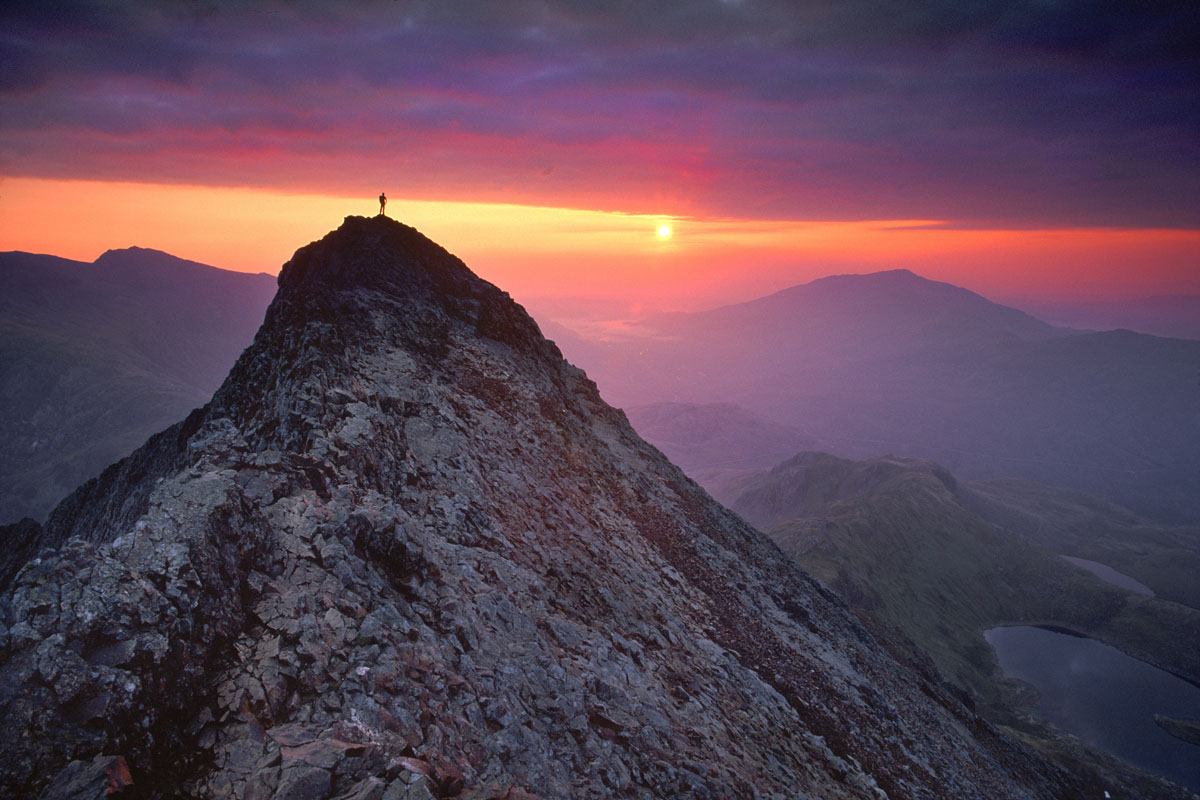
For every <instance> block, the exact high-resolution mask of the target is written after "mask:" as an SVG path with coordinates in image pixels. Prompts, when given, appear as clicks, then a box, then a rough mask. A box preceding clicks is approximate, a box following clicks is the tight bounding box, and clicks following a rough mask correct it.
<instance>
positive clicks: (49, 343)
mask: <svg viewBox="0 0 1200 800" xmlns="http://www.w3.org/2000/svg"><path fill="white" fill-rule="evenodd" d="M274 292H275V278H274V277H273V276H270V275H265V274H257V275H249V274H244V273H237V272H229V271H226V270H221V269H217V268H215V267H209V266H205V265H203V264H197V263H195V262H192V261H185V260H183V259H179V258H176V257H174V256H170V255H167V254H166V253H162V252H158V251H156V250H145V249H141V248H136V247H135V248H129V249H126V250H110V251H108V252H107V253H105V254H104V255H102V256H100V258H98V259H96V261H95V262H93V263H90V264H89V263H86V262H81V261H72V260H69V259H65V258H56V257H54V256H46V255H34V254H30V253H21V252H9V253H0V522H11V521H14V520H16V519H19V518H21V517H25V516H29V517H34V518H38V519H41V518H42V517H43V516H44V515H45V514H46V512H47V511H49V510H50V508H51V507H52V506H53V505H54V504H55V503H57V502H58V501H59V500H61V499H62V498H63V497H64V496H65V495H66V494H67V493H68V492H70V491H71V490H72V489H74V488H75V487H76V486H78V485H79V484H80V483H82V482H83V481H84V480H86V479H88V478H90V477H92V476H93V475H96V474H98V473H99V472H100V470H101V469H102V468H103V467H105V466H107V465H108V464H110V463H112V462H113V461H115V460H116V459H118V458H120V457H121V456H123V455H126V454H127V453H129V452H131V451H132V450H133V449H134V448H136V447H137V446H138V445H140V444H141V443H142V442H144V441H145V440H146V438H147V437H148V436H149V435H150V434H152V433H155V432H157V431H159V430H161V429H162V428H164V427H166V426H168V425H170V424H171V423H172V422H174V421H176V420H178V419H179V418H180V417H182V416H184V415H185V414H187V412H188V411H190V410H191V409H193V408H196V407H198V406H201V405H203V404H204V403H206V402H207V401H208V399H209V398H210V397H211V396H212V393H213V391H214V390H215V389H216V388H217V386H218V385H220V383H221V380H222V379H224V377H225V375H226V373H228V371H229V367H230V366H231V365H232V364H233V362H234V360H235V359H236V358H237V356H238V353H240V352H241V351H242V349H243V348H244V347H246V346H247V345H249V344H250V340H251V339H252V338H253V336H254V332H255V330H257V328H258V326H259V324H260V323H261V322H262V315H263V312H264V310H265V309H266V307H267V304H268V302H270V299H271V297H272V295H273V294H274Z"/></svg>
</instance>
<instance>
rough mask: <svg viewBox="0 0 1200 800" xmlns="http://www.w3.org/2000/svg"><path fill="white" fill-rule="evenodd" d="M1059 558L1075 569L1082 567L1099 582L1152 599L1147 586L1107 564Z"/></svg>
mask: <svg viewBox="0 0 1200 800" xmlns="http://www.w3.org/2000/svg"><path fill="white" fill-rule="evenodd" d="M1060 558H1061V559H1062V560H1063V561H1067V562H1070V563H1071V564H1074V565H1075V566H1077V567H1083V568H1084V569H1086V570H1087V571H1088V572H1090V573H1092V574H1093V575H1095V576H1096V577H1097V578H1099V579H1100V580H1102V581H1105V582H1106V583H1111V584H1112V585H1113V586H1120V587H1121V588H1122V589H1128V590H1129V591H1131V592H1137V593H1138V594H1144V595H1146V596H1147V597H1154V592H1153V590H1151V589H1150V587H1149V586H1147V585H1146V584H1144V583H1142V582H1141V581H1139V580H1137V579H1136V578H1131V577H1129V576H1128V575H1126V574H1125V573H1124V572H1117V571H1116V570H1115V569H1113V568H1112V567H1110V566H1108V565H1107V564H1101V563H1100V562H1099V561H1089V560H1088V559H1086V558H1076V557H1075V556H1060Z"/></svg>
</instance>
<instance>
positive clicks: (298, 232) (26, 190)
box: [0, 178, 1200, 310]
mask: <svg viewBox="0 0 1200 800" xmlns="http://www.w3.org/2000/svg"><path fill="white" fill-rule="evenodd" d="M384 188H385V189H386V187H384ZM378 191H379V187H376V186H370V187H366V186H364V191H363V194H362V196H361V197H338V196H330V195H317V194H298V193H286V192H281V191H271V190H266V189H251V188H245V187H242V188H236V187H213V186H193V185H170V184H140V183H113V182H103V181H76V180H49V179H33V178H6V179H3V180H2V181H0V250H25V251H28V252H34V253H45V254H50V255H56V256H60V257H64V258H71V259H77V260H80V261H89V262H90V261H92V260H93V259H95V258H96V257H97V256H99V255H100V254H101V253H103V252H104V251H105V250H108V249H112V248H121V247H129V246H134V245H136V246H140V247H149V248H154V249H158V250H163V251H166V252H168V253H171V254H172V255H176V256H179V257H181V258H186V259H191V260H194V261H199V262H201V263H205V264H211V265H213V266H216V267H221V268H224V269H233V270H238V271H243V272H269V273H274V272H276V271H278V269H279V267H280V266H281V265H282V264H283V263H284V262H285V261H286V260H287V259H288V258H290V257H291V255H292V253H293V252H294V251H295V250H296V248H297V247H300V246H303V245H305V244H307V243H308V242H310V241H313V240H315V239H318V238H320V237H322V236H324V235H325V234H326V233H328V232H329V231H330V230H331V229H333V228H335V227H337V226H338V225H339V224H340V223H341V221H342V218H343V217H345V216H347V215H355V214H359V215H364V216H371V215H374V214H375V213H376V212H377V211H378V208H379V206H378V203H377V200H376V196H377V194H378ZM64 208H66V209H68V210H67V211H64V210H63V209H64ZM387 211H388V214H389V216H391V217H393V218H394V219H398V220H400V221H402V222H404V223H406V224H408V225H412V226H414V227H416V228H417V229H419V230H420V231H421V232H422V233H424V234H425V235H426V236H429V237H430V238H431V239H433V240H434V241H436V242H438V243H439V244H441V245H442V246H444V247H446V248H447V249H448V250H450V251H451V252H453V253H455V254H456V255H458V256H459V257H461V258H462V259H463V260H464V261H465V262H466V263H467V265H468V266H469V267H470V268H471V269H472V270H474V271H475V272H476V273H477V274H479V275H480V276H481V277H483V278H486V279H487V280H489V281H492V282H493V283H495V284H497V285H498V286H499V287H500V288H502V289H504V290H506V291H508V292H509V293H511V294H512V295H513V296H514V297H516V298H518V299H522V298H536V297H577V298H586V297H592V298H609V299H611V298H622V299H624V300H629V301H631V302H638V303H643V304H646V305H647V306H648V307H657V308H661V309H670V310H698V309H700V308H708V307H712V306H714V305H721V304H725V303H731V302H741V301H744V300H750V299H753V298H754V297H760V296H763V295H765V294H769V293H771V292H775V291H778V290H780V289H783V288H786V287H788V286H792V285H795V284H798V283H805V282H808V281H811V280H814V279H816V278H820V277H824V276H826V275H831V274H839V273H861V272H874V271H878V270H884V269H895V268H900V267H903V268H908V269H911V270H913V271H914V272H917V273H918V274H920V275H922V276H924V277H926V278H930V279H934V280H943V281H947V282H950V283H954V284H956V285H959V286H963V287H965V288H968V289H971V290H973V291H976V292H979V293H980V294H983V295H985V296H988V297H992V298H1006V299H1015V298H1017V297H1020V296H1025V297H1052V296H1055V295H1058V296H1060V297H1066V296H1070V297H1075V298H1079V299H1090V298H1099V297H1105V296H1107V297H1113V296H1126V297H1133V296H1148V295H1152V294H1169V293H1180V294H1184V293H1200V275H1198V274H1197V272H1196V270H1195V257H1196V254H1197V253H1200V231H1196V230H1156V229H1149V230H1138V229H1130V230H1125V229H1103V228H1098V229H1061V230H1060V229H1051V230H969V229H954V228H943V227H939V226H938V221H937V220H851V221H806V220H753V219H728V218H700V217H686V216H677V217H670V218H664V216H662V215H661V214H659V215H657V216H652V215H644V214H627V213H619V212H614V211H594V210H584V209H572V208H556V207H546V206H532V205H514V204H501V203H480V202H461V201H454V200H423V199H406V198H403V197H400V196H399V195H398V194H393V195H392V196H390V197H389V202H388V208H387ZM647 229H651V230H653V231H654V232H655V236H653V237H647V236H646V231H647Z"/></svg>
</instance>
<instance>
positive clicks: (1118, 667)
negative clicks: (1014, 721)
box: [984, 626, 1200, 792]
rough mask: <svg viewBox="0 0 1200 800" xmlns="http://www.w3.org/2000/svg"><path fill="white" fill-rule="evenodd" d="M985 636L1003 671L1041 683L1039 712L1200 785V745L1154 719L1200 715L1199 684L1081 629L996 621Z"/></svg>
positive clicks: (1195, 787)
mask: <svg viewBox="0 0 1200 800" xmlns="http://www.w3.org/2000/svg"><path fill="white" fill-rule="evenodd" d="M984 637H985V638H986V639H987V641H988V643H989V644H990V645H991V646H992V648H993V649H995V651H996V657H997V658H998V659H999V661H1000V668H1001V669H1002V670H1003V671H1004V674H1005V675H1006V676H1008V677H1012V678H1019V679H1020V680H1023V681H1025V682H1026V683H1029V684H1032V685H1033V686H1035V687H1037V690H1038V692H1039V693H1040V695H1041V699H1040V700H1039V702H1038V704H1037V706H1035V708H1034V711H1035V713H1037V714H1038V715H1039V716H1041V717H1042V718H1044V719H1046V720H1049V721H1050V722H1052V723H1054V724H1055V725H1057V726H1058V727H1059V728H1061V729H1063V730H1065V731H1069V732H1070V733H1073V734H1075V735H1076V736H1078V737H1079V738H1080V739H1082V740H1083V741H1085V742H1087V743H1089V744H1091V745H1094V746H1096V747H1098V748H1100V749H1101V750H1106V751H1108V752H1109V753H1112V754H1113V755H1116V756H1119V757H1120V758H1123V759H1125V760H1126V761H1128V762H1129V763H1131V764H1135V765H1137V766H1139V767H1141V768H1142V769H1144V770H1146V771H1148V772H1155V773H1158V774H1159V775H1164V776H1166V777H1168V778H1170V779H1171V780H1173V781H1175V782H1177V783H1180V784H1183V785H1184V786H1187V787H1188V788H1189V789H1191V790H1192V791H1196V792H1200V747H1196V746H1195V745H1191V744H1188V743H1187V742H1183V741H1181V740H1179V739H1176V738H1175V737H1173V736H1171V735H1170V734H1168V733H1167V732H1166V731H1164V730H1163V729H1162V728H1160V727H1159V726H1158V725H1157V724H1156V723H1155V722H1154V715H1155V714H1164V715H1167V716H1171V717H1183V718H1191V719H1200V688H1197V687H1196V686H1193V685H1192V684H1190V683H1188V682H1187V681H1185V680H1182V679H1180V678H1177V677H1175V676H1174V675H1172V674H1170V673H1169V672H1164V671H1163V670H1161V669H1158V668H1157V667H1153V666H1151V665H1149V664H1147V663H1145V662H1144V661H1138V660H1137V659H1135V658H1130V657H1129V656H1127V655H1125V654H1124V653H1122V652H1121V651H1120V650H1117V649H1116V648H1114V647H1109V646H1108V645H1106V644H1101V643H1100V642H1097V641H1093V640H1092V639H1086V638H1083V637H1080V636H1071V635H1068V634H1065V633H1056V632H1054V631H1048V630H1044V629H1042V628H1033V627H1029V626H1012V627H1000V628H991V629H989V630H986V631H984Z"/></svg>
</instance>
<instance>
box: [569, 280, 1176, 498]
mask: <svg viewBox="0 0 1200 800" xmlns="http://www.w3.org/2000/svg"><path fill="white" fill-rule="evenodd" d="M629 331H634V332H636V333H637V334H639V335H638V336H637V337H636V338H633V337H629V336H626V337H625V338H622V339H620V340H614V341H605V342H600V341H594V340H585V339H582V338H581V337H579V336H564V337H562V339H561V341H560V342H559V344H560V346H561V347H562V348H563V350H564V352H565V354H566V355H567V357H568V358H570V359H572V360H573V361H574V362H575V363H576V364H578V365H579V366H581V367H583V368H584V369H585V370H586V371H587V372H588V374H589V375H590V376H591V377H592V378H593V379H594V380H595V381H596V382H597V384H598V385H599V386H600V390H601V392H602V393H603V394H604V396H605V398H606V399H607V400H609V401H610V402H612V403H614V404H616V405H618V406H624V407H634V406H639V405H645V404H652V403H659V402H668V401H669V402H687V403H693V404H712V403H733V404H736V405H739V406H742V407H744V408H745V409H747V410H749V411H751V412H753V413H755V414H758V415H760V416H762V417H763V418H765V419H766V420H770V421H772V422H775V423H777V424H781V425H786V426H790V427H792V428H795V429H797V430H799V431H803V432H804V434H805V435H808V436H811V437H813V438H815V439H818V440H820V441H821V442H822V448H823V449H827V450H831V451H832V452H835V453H837V454H839V455H842V456H846V457H853V458H866V457H872V456H878V455H883V454H887V453H894V454H896V455H902V456H906V457H917V458H930V459H935V460H937V461H939V462H940V463H943V464H945V465H946V466H947V467H949V468H950V469H952V470H954V471H955V472H956V473H959V474H961V475H963V476H964V477H967V478H973V479H983V478H997V477H1010V476H1015V477H1024V478H1028V479H1031V480H1035V481H1038V482H1042V483H1047V484H1051V485H1058V486H1065V487H1072V488H1076V489H1081V490H1084V491H1087V492H1091V493H1094V494H1098V495H1101V496H1104V497H1107V498H1109V499H1111V500H1113V501H1115V502H1117V503H1119V504H1121V505H1123V506H1126V507H1129V508H1131V509H1133V510H1135V511H1137V512H1139V513H1141V514H1144V515H1147V516H1150V517H1152V518H1155V519H1159V520H1164V521H1186V520H1198V519H1200V372H1198V370H1200V341H1189V340H1182V339H1167V338H1161V337H1155V336H1149V335H1145V334H1138V333H1133V332H1131V331H1109V332H1102V333H1083V332H1079V331H1075V330H1072V329H1068V328H1058V327H1054V326H1051V325H1049V324H1047V323H1045V322H1042V321H1040V320H1038V319H1035V318H1034V317H1032V316H1030V315H1028V314H1026V313H1024V312H1021V311H1018V310H1016V309H1013V308H1008V307H1005V306H1001V305H998V304H996V303H992V302H990V301H988V300H987V299H985V298H983V297H981V296H979V295H977V294H974V293H972V292H969V291H967V290H965V289H961V288H959V287H955V286H951V285H949V284H946V283H939V282H936V281H930V280H926V279H924V278H921V277H919V276H917V275H915V274H913V273H911V272H909V271H907V270H895V271H890V272H881V273H875V274H871V275H843V276H835V277H830V278H823V279H821V280H817V281H813V282H812V283H809V284H805V285H802V286H796V287H793V288H791V289H787V290H785V291H782V292H779V293H777V294H774V295H771V296H769V297H764V298H761V299H759V300H754V301H751V302H748V303H742V304H738V305H732V306H726V307H723V308H718V309H714V310H712V311H705V312H698V313H677V314H661V315H656V316H652V317H649V318H647V319H644V320H640V321H639V322H638V324H637V325H633V326H628V327H627V329H626V332H627V333H628V332H629Z"/></svg>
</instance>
